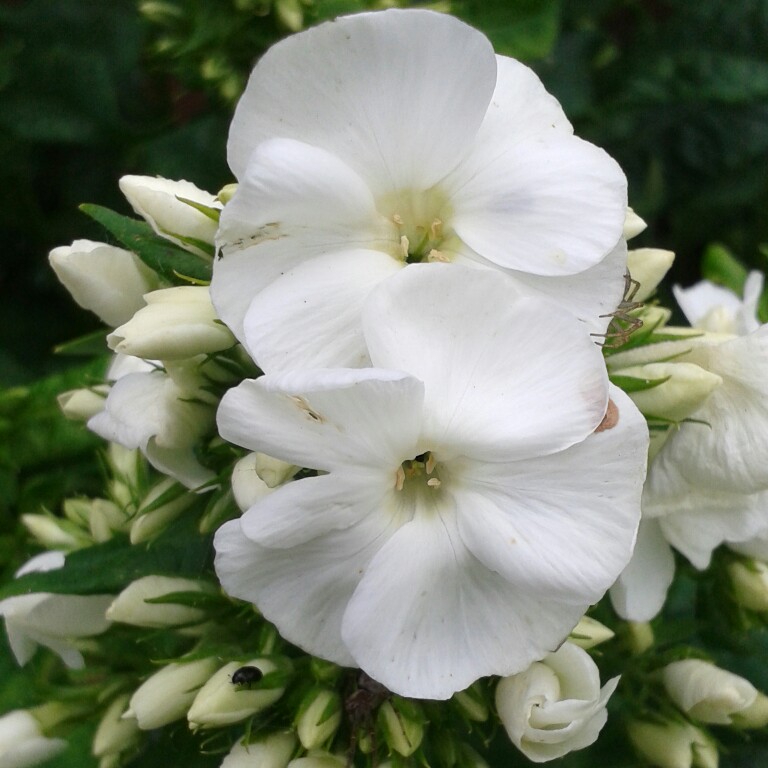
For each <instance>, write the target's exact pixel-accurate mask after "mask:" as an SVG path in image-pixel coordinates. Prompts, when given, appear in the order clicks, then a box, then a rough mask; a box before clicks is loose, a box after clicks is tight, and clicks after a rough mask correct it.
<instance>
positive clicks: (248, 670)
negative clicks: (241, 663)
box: [232, 667, 264, 685]
mask: <svg viewBox="0 0 768 768" xmlns="http://www.w3.org/2000/svg"><path fill="white" fill-rule="evenodd" d="M262 677H264V673H263V672H262V671H261V670H260V669H259V668H258V667H240V669H236V670H235V671H234V672H233V673H232V685H251V683H258V682H259V680H261V678H262Z"/></svg>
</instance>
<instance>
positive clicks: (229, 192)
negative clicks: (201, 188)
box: [216, 183, 238, 205]
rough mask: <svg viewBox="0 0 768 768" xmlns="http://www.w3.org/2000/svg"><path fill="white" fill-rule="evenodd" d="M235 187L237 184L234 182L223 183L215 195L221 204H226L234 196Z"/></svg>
mask: <svg viewBox="0 0 768 768" xmlns="http://www.w3.org/2000/svg"><path fill="white" fill-rule="evenodd" d="M237 187H238V185H237V184H234V183H233V184H225V185H224V186H223V187H222V188H221V189H220V190H219V192H218V194H217V195H216V197H217V198H218V200H219V202H220V203H222V205H226V204H227V203H228V202H229V201H230V200H231V199H232V198H233V197H234V196H235V192H237Z"/></svg>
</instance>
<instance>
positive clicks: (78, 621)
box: [0, 552, 113, 669]
mask: <svg viewBox="0 0 768 768" xmlns="http://www.w3.org/2000/svg"><path fill="white" fill-rule="evenodd" d="M63 566H64V554H63V553H62V552H43V553H42V554H40V555H37V556H36V557H33V558H32V559H31V560H29V561H28V562H27V563H25V564H24V565H23V566H22V567H21V568H20V569H19V570H18V571H17V572H16V578H18V577H19V576H23V575H25V574H27V573H35V572H44V571H52V570H57V569H58V568H62V567H63ZM112 599H113V596H112V595H63V594H55V593H52V592H35V593H32V594H28V595H17V596H15V597H7V598H5V600H2V601H0V616H3V618H4V619H5V631H6V633H7V634H8V644H9V645H10V646H11V650H12V651H13V655H14V656H15V657H16V661H17V662H18V663H19V664H20V665H22V666H23V665H24V664H26V663H27V662H28V661H29V659H31V658H32V656H33V654H34V653H35V650H36V649H37V646H38V645H43V646H45V647H46V648H50V649H51V650H52V651H53V652H54V653H56V654H58V655H59V656H60V657H61V660H62V661H63V662H64V663H65V664H66V665H67V666H68V667H72V668H74V669H80V668H82V667H83V664H84V662H83V655H82V654H81V653H80V651H78V650H77V648H76V647H75V641H76V639H77V638H81V637H92V636H93V635H99V634H101V633H102V632H105V631H106V630H107V629H108V628H109V622H108V621H107V619H106V618H105V611H106V610H107V607H108V606H109V604H110V603H111V602H112Z"/></svg>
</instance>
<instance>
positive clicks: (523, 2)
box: [451, 0, 560, 60]
mask: <svg viewBox="0 0 768 768" xmlns="http://www.w3.org/2000/svg"><path fill="white" fill-rule="evenodd" d="M451 13H453V14H455V15H456V16H458V17H459V18H462V19H464V20H465V21H467V22H468V23H470V24H472V25H473V26H476V27H478V28H479V29H480V30H482V31H483V32H485V34H486V35H488V37H489V39H490V41H491V42H492V43H493V47H494V49H495V50H496V52H497V53H501V54H504V55H506V56H514V57H515V58H516V59H523V60H531V59H540V58H543V57H544V56H547V55H548V54H549V53H550V52H551V51H552V49H553V47H554V45H555V42H556V41H557V34H558V30H559V26H560V0H516V2H509V0H460V1H459V2H453V3H451Z"/></svg>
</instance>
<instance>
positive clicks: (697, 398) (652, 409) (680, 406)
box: [613, 362, 723, 422]
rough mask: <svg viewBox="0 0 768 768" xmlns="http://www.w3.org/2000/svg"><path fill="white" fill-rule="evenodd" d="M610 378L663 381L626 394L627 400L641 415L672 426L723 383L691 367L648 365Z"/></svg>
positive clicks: (619, 371)
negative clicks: (658, 419) (631, 401)
mask: <svg viewBox="0 0 768 768" xmlns="http://www.w3.org/2000/svg"><path fill="white" fill-rule="evenodd" d="M613 374H614V375H617V376H629V377H631V378H633V379H645V380H648V381H654V380H659V379H666V381H664V382H663V383H661V384H658V385H657V386H655V387H651V388H650V389H641V390H638V391H635V392H629V396H630V397H631V398H632V400H633V402H634V403H635V405H636V406H637V407H638V408H639V409H640V411H641V412H642V413H643V414H644V415H646V416H657V417H661V418H664V419H669V420H671V421H675V422H681V421H683V419H687V418H688V417H689V416H691V414H693V413H694V412H695V411H696V410H698V409H699V408H700V407H701V405H702V404H703V403H704V401H705V400H706V399H707V398H708V397H709V396H710V395H711V394H712V392H714V391H715V390H716V389H717V388H718V387H719V386H720V385H721V384H722V383H723V380H722V378H721V377H720V376H718V375H717V374H715V373H710V372H709V371H705V370H704V369H703V368H702V367H700V366H698V365H694V364H693V363H675V362H669V363H648V364H646V365H636V366H632V367H630V368H622V369H621V370H617V371H613Z"/></svg>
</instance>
